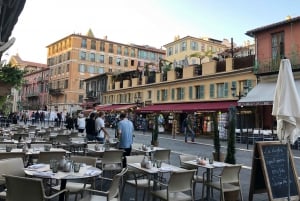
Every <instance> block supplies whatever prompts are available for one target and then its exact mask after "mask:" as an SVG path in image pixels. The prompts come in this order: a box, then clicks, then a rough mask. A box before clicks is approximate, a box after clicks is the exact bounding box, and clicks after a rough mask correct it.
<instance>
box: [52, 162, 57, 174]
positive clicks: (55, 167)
mask: <svg viewBox="0 0 300 201" xmlns="http://www.w3.org/2000/svg"><path fill="white" fill-rule="evenodd" d="M50 166H51V164H50ZM52 172H53V173H57V172H58V161H57V160H52Z"/></svg>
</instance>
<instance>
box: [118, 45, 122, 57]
mask: <svg viewBox="0 0 300 201" xmlns="http://www.w3.org/2000/svg"><path fill="white" fill-rule="evenodd" d="M117 54H120V55H121V54H122V47H121V45H118V49H117Z"/></svg>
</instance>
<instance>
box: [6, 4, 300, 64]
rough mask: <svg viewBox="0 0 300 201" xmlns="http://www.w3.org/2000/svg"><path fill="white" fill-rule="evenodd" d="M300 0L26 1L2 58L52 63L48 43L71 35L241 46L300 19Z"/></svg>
mask: <svg viewBox="0 0 300 201" xmlns="http://www.w3.org/2000/svg"><path fill="white" fill-rule="evenodd" d="M299 7H300V0H275V1H274V0H252V1H246V0H227V1H225V0H27V1H26V4H25V6H24V9H23V11H22V13H21V14H20V16H19V19H18V22H17V24H16V25H15V27H14V29H13V32H12V34H11V37H15V38H16V41H15V43H14V44H13V46H12V47H11V48H9V49H8V50H7V51H6V53H5V54H4V56H3V57H2V60H4V59H7V60H9V58H10V56H13V55H16V54H17V53H18V54H19V56H20V57H21V59H22V60H25V61H31V62H38V63H44V64H46V63H47V48H46V46H47V45H50V44H51V43H53V42H56V41H58V40H60V39H62V38H64V37H66V36H68V35H70V34H73V33H76V34H78V33H80V34H84V35H85V34H86V33H87V32H88V30H89V29H91V30H92V31H93V33H94V36H95V37H96V38H104V36H107V39H108V40H110V41H114V42H119V43H123V44H129V43H134V44H137V45H150V46H153V47H156V48H161V47H163V46H164V45H166V44H168V43H170V42H172V41H173V40H174V37H175V36H177V35H179V36H180V37H181V38H183V37H185V36H193V37H210V38H214V39H217V40H223V39H228V40H229V41H230V39H231V38H233V41H234V43H236V45H238V46H241V45H243V44H244V42H245V41H247V40H250V42H253V38H251V37H248V36H247V35H246V34H245V33H246V32H247V31H249V30H252V29H255V28H258V27H261V26H265V25H269V24H272V23H276V22H279V21H283V20H285V18H286V17H287V16H291V17H297V16H300V10H299Z"/></svg>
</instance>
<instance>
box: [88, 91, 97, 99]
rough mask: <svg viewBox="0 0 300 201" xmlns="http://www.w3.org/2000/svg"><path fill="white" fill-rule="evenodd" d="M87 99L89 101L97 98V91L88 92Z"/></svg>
mask: <svg viewBox="0 0 300 201" xmlns="http://www.w3.org/2000/svg"><path fill="white" fill-rule="evenodd" d="M86 97H87V98H88V99H90V98H91V99H92V98H97V93H96V91H93V90H92V91H88V92H87V93H86Z"/></svg>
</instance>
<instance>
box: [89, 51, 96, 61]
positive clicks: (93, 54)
mask: <svg viewBox="0 0 300 201" xmlns="http://www.w3.org/2000/svg"><path fill="white" fill-rule="evenodd" d="M90 61H91V62H95V53H90Z"/></svg>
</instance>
